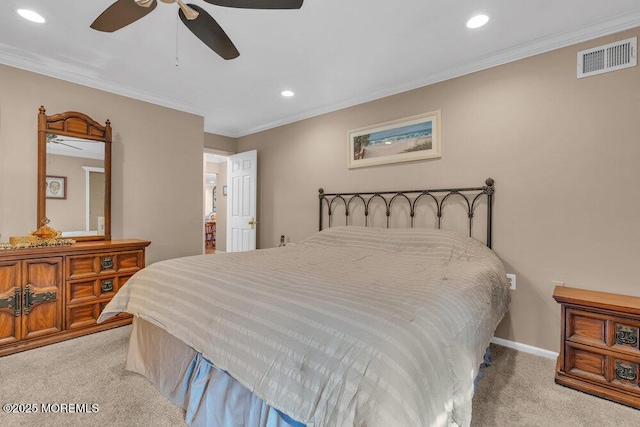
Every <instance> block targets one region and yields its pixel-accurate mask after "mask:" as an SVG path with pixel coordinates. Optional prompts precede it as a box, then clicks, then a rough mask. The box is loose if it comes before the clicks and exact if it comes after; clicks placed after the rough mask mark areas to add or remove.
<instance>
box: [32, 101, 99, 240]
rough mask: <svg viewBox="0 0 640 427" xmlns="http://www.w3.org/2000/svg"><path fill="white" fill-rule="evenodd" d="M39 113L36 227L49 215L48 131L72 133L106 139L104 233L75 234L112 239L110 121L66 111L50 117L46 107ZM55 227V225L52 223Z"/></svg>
mask: <svg viewBox="0 0 640 427" xmlns="http://www.w3.org/2000/svg"><path fill="white" fill-rule="evenodd" d="M39 111H40V112H39V114H38V222H37V225H36V228H39V227H41V226H42V220H43V219H44V218H45V217H46V216H47V212H46V208H47V199H46V175H47V133H49V132H51V133H55V134H56V135H63V136H71V137H75V138H83V139H89V140H92V141H98V142H104V143H105V144H104V173H105V176H104V178H105V179H104V187H105V188H104V235H97V236H74V237H73V239H74V240H77V241H87V240H111V122H110V121H109V120H107V122H106V124H105V126H102V125H101V124H100V123H98V122H96V121H95V120H93V119H92V118H91V117H89V116H87V115H86V114H82V113H78V112H76V111H67V112H66V113H62V114H54V115H52V116H47V115H46V114H45V113H46V110H45V108H44V107H42V106H41V107H40V110H39ZM52 226H53V228H55V224H52Z"/></svg>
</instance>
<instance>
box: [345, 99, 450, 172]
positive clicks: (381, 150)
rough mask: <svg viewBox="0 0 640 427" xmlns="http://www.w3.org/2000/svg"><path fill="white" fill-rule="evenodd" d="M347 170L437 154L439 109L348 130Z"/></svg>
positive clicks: (439, 152)
mask: <svg viewBox="0 0 640 427" xmlns="http://www.w3.org/2000/svg"><path fill="white" fill-rule="evenodd" d="M348 135H349V163H348V165H349V169H352V168H360V167H366V166H375V165H383V164H387V163H398V162H410V161H414V160H424V159H436V158H439V157H441V141H440V111H439V110H438V111H433V112H431V113H426V114H420V115H418V116H412V117H407V118H404V119H400V120H394V121H392V122H386V123H380V124H377V125H373V126H367V127H364V128H360V129H355V130H352V131H349V133H348Z"/></svg>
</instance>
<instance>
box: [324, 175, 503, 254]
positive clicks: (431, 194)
mask: <svg viewBox="0 0 640 427" xmlns="http://www.w3.org/2000/svg"><path fill="white" fill-rule="evenodd" d="M485 184H486V185H484V186H482V187H473V188H445V189H437V190H410V191H381V192H374V193H325V192H324V190H323V189H322V188H320V189H319V190H318V193H319V194H318V198H319V204H320V227H319V229H320V231H322V229H323V216H324V205H325V204H326V206H327V209H328V212H327V213H328V214H329V224H328V226H329V227H331V218H332V214H333V213H334V203H339V201H342V203H343V204H344V213H345V221H346V222H347V223H348V221H349V213H350V211H349V207H350V206H351V203H352V202H353V201H354V200H360V201H362V203H363V205H364V217H365V226H367V225H368V220H369V212H370V211H369V204H370V203H371V202H372V201H373V200H375V199H381V200H382V201H383V202H384V204H385V206H386V216H387V220H386V221H387V228H389V217H390V216H391V206H392V205H393V203H394V201H396V200H406V201H407V202H408V203H409V215H410V216H411V228H413V227H414V226H415V215H416V205H417V203H418V201H419V200H420V199H422V198H425V199H427V200H429V198H431V199H432V200H433V201H434V202H435V204H436V216H437V217H438V228H439V229H440V228H442V211H443V207H444V202H445V201H447V199H449V198H450V197H451V196H454V195H457V196H460V197H462V198H464V200H465V202H466V207H467V216H468V217H469V236H471V230H472V227H473V212H474V209H475V206H476V202H477V201H478V200H479V199H480V197H481V196H483V195H485V194H486V196H487V241H486V244H487V246H488V247H491V213H492V212H491V211H492V208H493V193H494V191H495V186H494V182H493V179H492V178H487V180H486V181H485ZM435 195H439V196H442V197H441V198H440V199H439V200H438V198H437V197H436V196H435ZM323 202H324V203H323Z"/></svg>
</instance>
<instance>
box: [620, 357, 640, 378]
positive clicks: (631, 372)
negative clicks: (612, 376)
mask: <svg viewBox="0 0 640 427" xmlns="http://www.w3.org/2000/svg"><path fill="white" fill-rule="evenodd" d="M637 368H638V366H637V365H635V364H630V365H624V364H623V363H622V362H620V361H618V360H616V378H619V379H621V380H627V381H635V380H636V378H638V375H637V374H636V370H637Z"/></svg>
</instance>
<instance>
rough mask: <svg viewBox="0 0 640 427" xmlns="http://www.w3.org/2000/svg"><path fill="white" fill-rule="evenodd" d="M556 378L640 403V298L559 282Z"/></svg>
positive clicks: (602, 394) (556, 293)
mask: <svg viewBox="0 0 640 427" xmlns="http://www.w3.org/2000/svg"><path fill="white" fill-rule="evenodd" d="M553 297H554V299H555V300H556V301H558V302H559V303H560V304H561V310H562V338H561V339H562V341H561V347H560V356H559V357H558V363H557V368H556V383H558V384H562V385H565V386H568V387H571V388H575V389H577V390H581V391H584V392H586V393H590V394H594V395H596V396H600V397H604V398H606V399H610V400H614V401H616V402H619V403H622V404H625V405H629V406H632V407H635V408H638V409H640V380H639V377H640V372H639V368H638V367H639V366H640V347H639V343H638V341H639V336H638V335H639V331H640V298H638V297H630V296H624V295H616V294H610V293H604V292H595V291H587V290H583V289H575V288H567V287H561V286H558V287H556V289H555V291H554V293H553Z"/></svg>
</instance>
